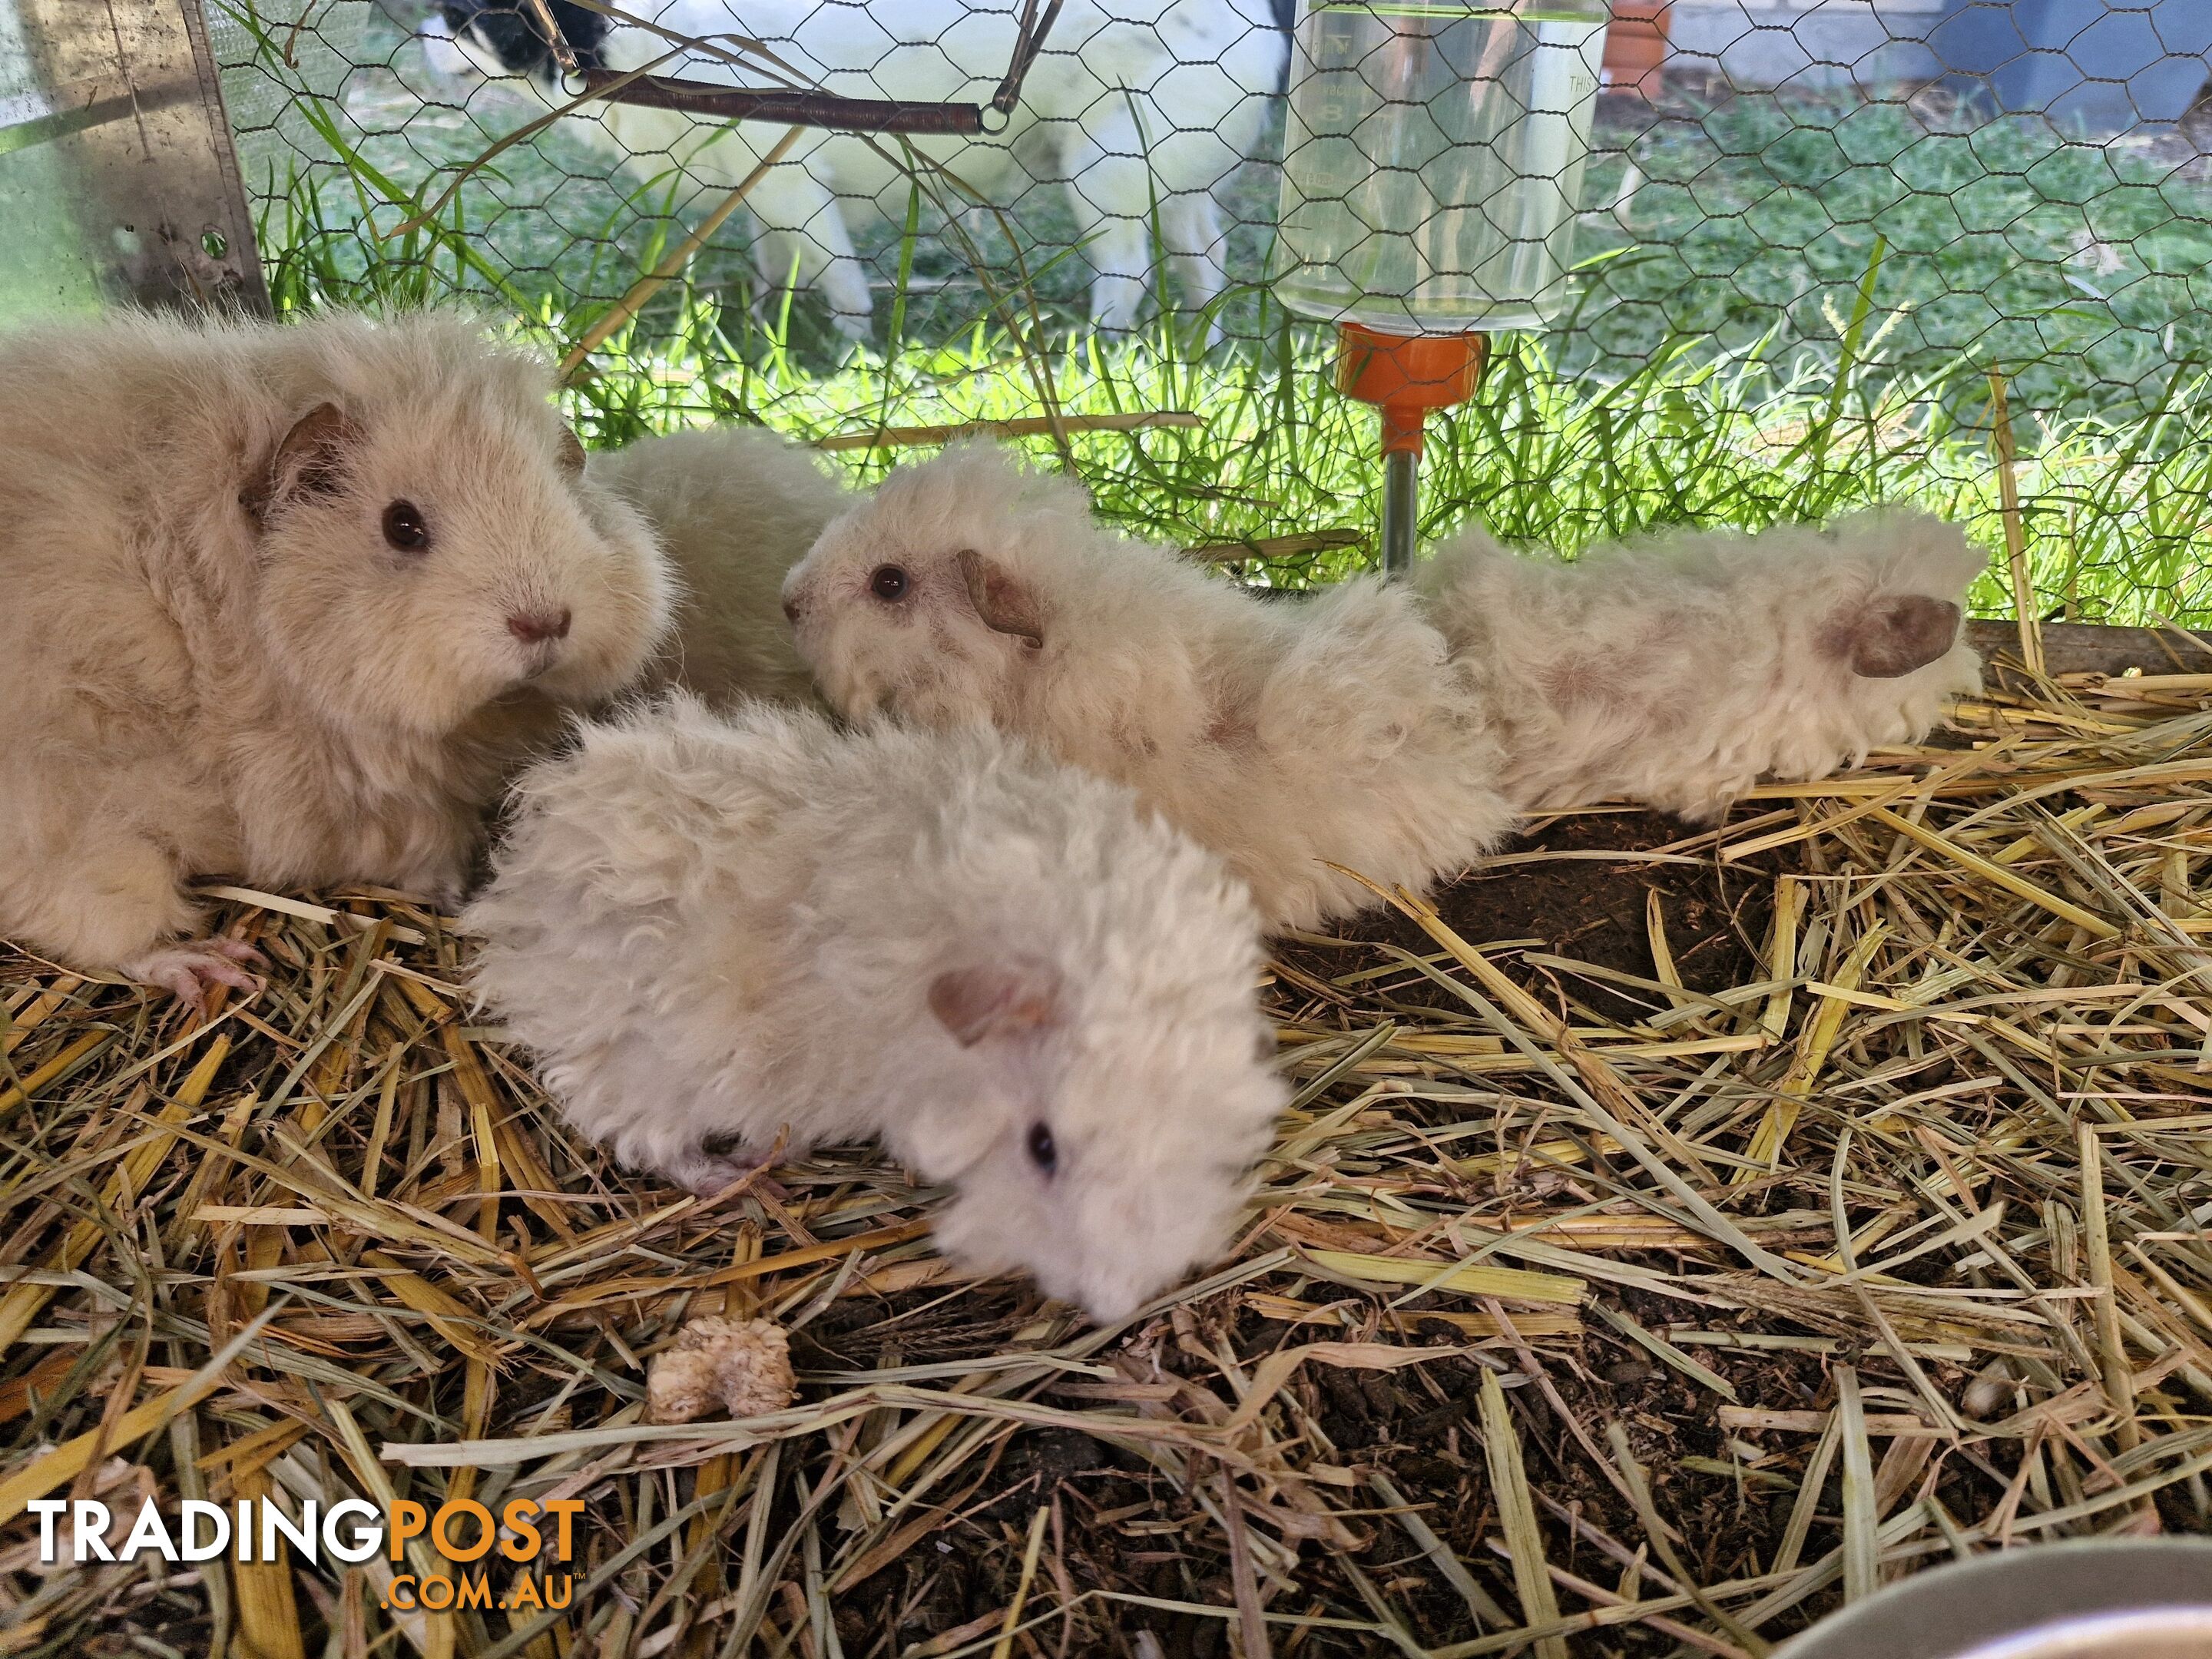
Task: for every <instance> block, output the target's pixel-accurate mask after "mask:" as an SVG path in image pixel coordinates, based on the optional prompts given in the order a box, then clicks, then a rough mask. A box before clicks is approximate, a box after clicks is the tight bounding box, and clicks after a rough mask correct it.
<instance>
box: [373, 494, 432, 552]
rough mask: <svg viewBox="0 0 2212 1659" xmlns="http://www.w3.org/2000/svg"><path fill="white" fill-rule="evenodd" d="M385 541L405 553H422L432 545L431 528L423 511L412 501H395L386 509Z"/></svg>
mask: <svg viewBox="0 0 2212 1659" xmlns="http://www.w3.org/2000/svg"><path fill="white" fill-rule="evenodd" d="M384 539H385V540H386V541H387V542H389V543H391V544H392V546H394V547H396V548H398V550H400V551H401V552H403V553H420V552H421V551H422V550H423V549H424V548H426V547H428V546H429V544H430V526H428V524H427V523H425V522H424V521H423V519H422V508H421V507H417V506H416V505H415V503H414V502H412V501H394V502H392V505H391V506H389V507H386V508H385V509H384Z"/></svg>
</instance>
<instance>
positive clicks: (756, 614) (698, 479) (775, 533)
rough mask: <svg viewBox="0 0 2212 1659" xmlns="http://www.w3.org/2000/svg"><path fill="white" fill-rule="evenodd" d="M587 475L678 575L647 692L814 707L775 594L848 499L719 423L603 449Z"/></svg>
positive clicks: (793, 457) (800, 458)
mask: <svg viewBox="0 0 2212 1659" xmlns="http://www.w3.org/2000/svg"><path fill="white" fill-rule="evenodd" d="M586 476H587V477H591V478H592V479H593V480H594V481H595V482H598V483H604V484H605V485H606V486H607V487H608V488H609V489H612V490H614V491H615V492H616V493H617V494H618V495H621V496H622V497H623V500H625V501H629V503H630V505H631V506H633V507H636V508H637V510H638V511H639V512H641V513H643V514H644V515H645V516H646V519H647V521H648V522H649V523H650V524H651V525H652V526H653V529H654V531H655V532H657V533H658V534H659V538H660V542H661V545H662V547H663V548H664V549H665V550H666V553H667V556H668V560H669V562H670V564H671V566H672V567H673V569H674V574H675V578H676V580H677V582H678V587H679V590H680V591H679V593H678V599H677V602H676V626H675V630H674V632H673V633H672V634H671V636H670V638H669V641H668V643H667V644H666V645H665V647H663V648H662V650H661V652H660V653H659V656H658V657H657V658H656V659H654V661H653V667H652V669H651V671H649V673H648V676H647V684H648V685H649V686H651V687H653V688H664V687H668V686H681V687H683V688H684V690H689V691H696V692H697V693H698V694H699V695H700V696H702V697H704V698H706V699H707V700H708V702H711V703H714V704H717V705H720V704H724V703H728V702H733V701H735V700H736V699H737V698H738V697H743V696H756V697H769V698H773V699H775V700H776V701H778V702H811V701H812V700H813V697H814V680H813V677H812V676H811V675H810V674H809V673H808V672H807V671H806V665H805V664H804V663H802V662H801V661H799V653H798V650H797V648H796V647H794V646H793V643H792V639H791V627H790V624H789V623H787V622H786V621H785V620H784V617H783V613H782V611H781V609H779V595H780V593H781V590H782V587H783V578H784V574H785V573H786V572H787V571H788V570H789V569H790V568H791V567H792V566H793V565H794V564H797V563H798V562H799V560H800V559H801V558H802V557H804V556H805V552H806V550H807V549H808V548H810V547H811V546H812V545H813V544H814V539H815V538H816V537H817V536H819V535H820V534H821V533H822V531H823V526H826V525H827V524H828V523H829V521H830V520H832V519H834V518H836V516H837V515H838V514H839V513H842V512H844V511H845V509H846V508H847V507H850V506H852V505H853V501H854V497H853V495H852V494H851V492H850V491H848V490H847V489H844V488H843V487H842V485H841V484H839V483H837V481H836V479H835V478H833V477H831V476H830V475H829V473H828V472H827V471H824V470H823V465H822V463H821V461H820V460H819V459H817V457H816V456H815V454H814V453H813V452H812V451H811V450H809V449H808V448H807V447H805V445H803V444H799V443H795V442H793V441H792V440H790V439H788V438H785V437H781V436H779V435H776V434H775V433H773V432H770V431H769V430H767V429H766V428H762V427H746V426H726V427H715V428H707V429H702V430H698V431H691V432H677V433H671V434H670V435H668V436H666V437H662V438H645V439H641V440H640V441H638V442H636V443H634V444H628V445H625V446H624V447H622V448H620V449H616V450H606V451H602V452H600V453H598V454H595V455H593V456H592V459H591V462H590V465H588V467H587V468H586Z"/></svg>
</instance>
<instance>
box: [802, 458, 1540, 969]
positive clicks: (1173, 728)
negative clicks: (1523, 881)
mask: <svg viewBox="0 0 2212 1659" xmlns="http://www.w3.org/2000/svg"><path fill="white" fill-rule="evenodd" d="M784 601H785V608H786V610H787V611H788V612H789V614H790V616H791V617H792V619H793V623H795V625H796V629H797V636H798V642H799V654H800V656H801V657H803V658H804V659H805V661H806V662H807V664H808V665H810V666H811V668H812V669H813V671H814V675H815V679H816V682H817V685H818V686H819V687H820V689H821V690H822V691H823V695H824V696H827V697H828V699H829V702H830V704H831V706H832V707H833V708H836V710H837V711H838V712H839V713H841V714H844V715H846V716H848V718H859V717H862V716H866V715H867V714H872V713H874V712H876V711H878V710H881V709H885V708H889V709H892V710H895V711H896V712H897V713H898V714H901V715H903V716H906V717H908V718H911V719H915V720H922V721H925V722H927V723H929V724H931V725H938V726H945V725H953V724H957V723H959V722H962V721H968V720H991V721H994V722H995V723H996V724H997V725H999V726H1001V727H1003V728H1004V729H1005V730H1006V731H1009V732H1016V733H1018V734H1020V735H1021V736H1023V737H1024V738H1030V740H1032V741H1034V742H1036V743H1037V744H1040V745H1041V746H1042V747H1043V748H1045V749H1046V750H1049V751H1050V752H1051V753H1053V754H1054V755H1056V756H1058V757H1060V758H1061V759H1062V760H1065V761H1068V762H1071V763H1074V764H1076V765H1079V766H1081V767H1084V768H1085V769H1088V770H1090V771H1092V772H1096V773H1098V774H1100V775H1103V776H1106V777H1111V778H1117V779H1119V780H1121V781H1123V782H1125V783H1127V784H1128V785H1130V786H1131V787H1133V788H1134V789H1135V790H1136V791H1137V793H1139V795H1141V796H1142V797H1143V798H1144V799H1146V801H1147V802H1148V803H1150V804H1151V805H1152V806H1154V807H1155V808H1157V809H1158V811H1161V812H1162V813H1164V815H1165V816H1166V817H1167V818H1168V819H1169V820H1170V822H1171V823H1176V824H1177V825H1179V826H1180V827H1181V828H1182V829H1184V830H1186V831H1188V833H1189V834H1191V835H1193V836H1196V837H1197V838H1198V839H1199V840H1200V842H1203V843H1204V844H1205V845H1206V846H1208V847H1211V848H1213V849H1214V850H1215V851H1216V852H1218V853H1219V854H1222V855H1223V856H1224V857H1225V858H1226V859H1227V860H1229V862H1230V864H1231V867H1232V868H1234V869H1235V870H1236V871H1237V873H1238V874H1239V875H1241V876H1243V878H1245V879H1246V880H1247V881H1249V883H1250V884H1252V888H1253V891H1254V894H1255V896H1256V897H1257V899H1258V901H1259V904H1260V910H1261V915H1262V916H1263V917H1264V918H1265V919H1266V921H1267V926H1268V927H1275V928H1280V927H1298V928H1302V927H1313V926H1315V925H1316V924H1318V923H1319V922H1321V921H1322V920H1324V919H1325V918H1328V917H1330V916H1335V915H1346V914H1348V913H1350V912H1352V911H1356V910H1358V909H1362V908H1366V907H1367V906H1368V905H1370V904H1371V903H1373V902H1375V900H1374V896H1373V894H1372V893H1370V891H1369V890H1368V889H1367V888H1366V887H1364V886H1363V885H1362V884H1360V883H1359V882H1358V881H1357V880H1355V879H1353V878H1352V877H1351V876H1348V875H1346V874H1344V873H1342V872H1340V870H1336V869H1332V868H1330V867H1329V866H1331V865H1337V866H1346V867H1348V868H1349V869H1352V870H1354V871H1357V872H1359V873H1360V874H1361V875H1364V876H1365V877H1367V878H1370V879H1371V880H1374V881H1377V882H1382V883H1385V884H1406V885H1408V886H1412V887H1415V888H1419V887H1424V886H1426V885H1428V884H1430V883H1431V882H1432V881H1434V880H1435V879H1437V878H1439V877H1443V876H1449V875H1453V874H1455V873H1457V872H1459V871H1461V870H1462V869H1464V868H1465V867H1466V866H1468V864H1470V863H1472V862H1473V861H1474V860H1475V859H1477V858H1479V857H1480V855H1481V854H1483V853H1484V852H1485V851H1486V850H1487V849H1488V848H1491V847H1492V845H1494V844H1495V842H1497V840H1498V837H1499V836H1502V835H1503V834H1504V832H1505V830H1506V829H1507V828H1508V827H1509V826H1510V823H1511V822H1512V819H1513V811H1512V808H1511V807H1510V805H1508V804H1507V802H1506V801H1505V800H1504V798H1503V797H1502V796H1501V795H1500V794H1499V793H1498V790H1497V787H1496V785H1495V781H1494V780H1495V777H1496V775H1497V773H1498V770H1499V761H1498V757H1497V755H1496V752H1495V747H1494V744H1492V740H1491V738H1490V737H1489V735H1488V732H1487V730H1486V726H1485V721H1484V715H1483V710H1482V708H1481V706H1480V703H1479V702H1478V701H1477V699H1476V698H1475V696H1474V693H1473V690H1472V688H1471V687H1470V686H1469V684H1468V682H1467V678H1466V677H1465V676H1464V675H1463V674H1462V673H1460V672H1459V671H1457V670H1455V668H1454V667H1453V666H1452V665H1451V663H1450V661H1449V652H1448V649H1447V647H1446V645H1445V642H1444V641H1443V637H1442V635H1439V634H1438V633H1437V630H1436V629H1434V628H1432V627H1431V626H1430V625H1429V623H1427V622H1425V620H1423V619H1422V617H1420V615H1419V612H1418V609H1417V607H1416V605H1415V604H1414V601H1413V597H1412V596H1411V595H1410V594H1408V593H1407V592H1404V591H1403V590H1402V589H1401V588H1398V587H1394V586H1384V585H1383V584H1382V583H1380V582H1377V581H1376V580H1371V579H1364V578H1363V579H1359V580H1352V581H1348V582H1345V583H1343V584H1341V585H1340V586H1337V587H1334V588H1333V589H1331V590H1330V591H1328V592H1326V593H1323V594H1322V595H1320V596H1319V597H1318V598H1316V599H1313V600H1311V601H1310V602H1309V603H1306V604H1303V605H1266V604H1262V603H1260V602H1258V601H1256V600H1254V599H1250V598H1249V597H1248V596H1246V595H1245V594H1243V593H1241V592H1237V590H1236V589H1235V588H1233V587H1231V586H1229V585H1228V584H1226V583H1225V582H1222V581H1220V580H1217V579H1215V578H1214V577H1212V576H1210V575H1208V574H1206V573H1205V572H1203V571H1201V570H1200V569H1199V568H1196V567H1194V565H1192V564H1191V563H1190V562H1188V560H1186V559H1184V558H1182V556H1180V555H1178V554H1176V553H1175V552H1174V551H1172V550H1169V549H1166V548H1163V547H1155V546H1151V545H1147V544H1144V543H1141V542H1134V541H1130V540H1127V539H1125V538H1121V537H1120V536H1118V535H1115V534H1114V533H1113V532H1110V531H1108V530H1106V529H1104V528H1103V527H1102V526H1100V525H1098V524H1097V522H1096V521H1095V520H1092V518H1091V514H1090V511H1089V502H1088V501H1087V499H1086V498H1085V495H1084V493H1083V491H1082V490H1081V489H1080V488H1079V487H1078V486H1076V485H1075V484H1073V483H1069V482H1067V481H1066V480H1063V479H1058V478H1052V477H1042V476H1040V475H1037V474H1034V473H1027V472H1024V471H1021V470H1020V469H1019V468H1018V465H1017V464H1016V462H1015V461H1014V459H1013V458H1012V453H1011V452H1009V451H1006V450H1003V449H1000V448H997V447H992V446H988V445H968V446H963V447H955V448H953V449H951V450H948V451H947V452H946V453H945V454H944V455H942V456H940V457H939V458H938V459H934V460H932V461H929V462H927V463H925V464H924V465H919V466H912V467H902V468H901V469H899V470H898V471H895V472H893V473H892V474H891V476H890V477H889V478H887V479H886V480H885V481H884V483H883V484H882V485H881V486H880V487H879V488H878V489H877V490H876V491H875V492H874V494H873V495H871V496H869V497H868V498H866V500H865V501H863V502H862V503H861V504H860V505H859V506H856V507H854V509H853V510H852V511H851V512H849V513H847V514H845V516H844V517H842V518H841V519H839V520H837V521H836V523H835V524H833V525H831V526H829V529H828V530H827V531H825V532H823V537H822V539H821V540H820V542H818V543H817V544H816V546H815V548H814V550H813V551H812V552H811V553H810V554H808V555H807V556H806V558H805V561H804V562H801V563H800V564H799V566H798V567H797V568H794V569H793V572H792V573H791V576H790V578H789V580H787V583H786V584H785V587H784Z"/></svg>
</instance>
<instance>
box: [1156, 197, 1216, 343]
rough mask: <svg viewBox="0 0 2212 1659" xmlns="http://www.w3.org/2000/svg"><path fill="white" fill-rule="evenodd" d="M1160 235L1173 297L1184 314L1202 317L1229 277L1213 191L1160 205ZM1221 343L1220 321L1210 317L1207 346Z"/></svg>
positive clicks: (1207, 321) (1178, 198)
mask: <svg viewBox="0 0 2212 1659" xmlns="http://www.w3.org/2000/svg"><path fill="white" fill-rule="evenodd" d="M1160 232H1161V235H1162V237H1163V238H1164V240H1165V241H1166V243H1167V252H1168V258H1169V260H1170V263H1171V264H1173V266H1174V268H1175V276H1176V288H1177V289H1178V293H1177V294H1176V298H1177V300H1178V301H1181V303H1182V307H1183V308H1184V309H1185V310H1187V311H1190V312H1194V313H1200V314H1205V313H1206V309H1207V307H1210V306H1212V304H1213V302H1214V301H1216V300H1218V299H1219V298H1220V297H1221V293H1222V290H1223V289H1225V288H1227V287H1228V286H1229V277H1228V274H1227V273H1226V272H1225V270H1223V269H1222V264H1221V254H1222V243H1223V240H1224V232H1223V228H1222V223H1221V210H1220V208H1219V206H1218V204H1216V203H1215V201H1214V199H1213V193H1212V191H1206V190H1199V191H1184V192H1183V193H1182V194H1181V195H1179V196H1176V197H1174V198H1172V199H1171V200H1170V201H1168V202H1165V203H1163V204H1161V209H1160ZM1220 342H1221V319H1220V318H1219V316H1218V314H1217V315H1212V316H1209V317H1208V318H1207V320H1206V344H1207V345H1209V346H1213V345H1218V344H1219V343H1220Z"/></svg>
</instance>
